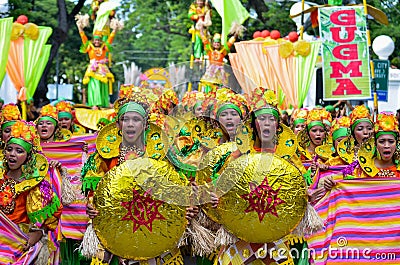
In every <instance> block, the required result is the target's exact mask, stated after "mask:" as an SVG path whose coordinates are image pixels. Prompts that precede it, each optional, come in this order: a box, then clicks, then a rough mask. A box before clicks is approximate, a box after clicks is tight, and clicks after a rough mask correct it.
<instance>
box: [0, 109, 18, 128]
mask: <svg viewBox="0 0 400 265" xmlns="http://www.w3.org/2000/svg"><path fill="white" fill-rule="evenodd" d="M18 120H21V112H20V111H19V108H18V106H17V105H15V104H13V103H10V104H6V105H4V106H3V108H2V110H1V129H2V130H4V129H5V128H6V127H8V126H11V125H13V124H14V123H15V121H18Z"/></svg>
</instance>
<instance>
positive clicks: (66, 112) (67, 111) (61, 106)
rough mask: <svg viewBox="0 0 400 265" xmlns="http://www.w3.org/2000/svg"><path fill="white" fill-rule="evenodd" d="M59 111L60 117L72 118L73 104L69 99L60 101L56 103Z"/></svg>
mask: <svg viewBox="0 0 400 265" xmlns="http://www.w3.org/2000/svg"><path fill="white" fill-rule="evenodd" d="M56 108H57V111H58V118H59V119H60V118H70V119H72V118H73V116H72V108H73V107H72V105H71V103H69V102H67V101H60V102H58V103H57V104H56Z"/></svg>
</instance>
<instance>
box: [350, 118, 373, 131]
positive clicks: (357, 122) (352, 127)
mask: <svg viewBox="0 0 400 265" xmlns="http://www.w3.org/2000/svg"><path fill="white" fill-rule="evenodd" d="M361 122H369V123H370V124H371V125H372V122H371V120H370V119H368V118H361V119H358V120H356V121H355V122H354V123H353V125H351V130H352V131H353V132H354V128H356V126H357V124H359V123H361Z"/></svg>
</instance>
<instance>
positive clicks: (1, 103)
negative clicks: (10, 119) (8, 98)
mask: <svg viewBox="0 0 400 265" xmlns="http://www.w3.org/2000/svg"><path fill="white" fill-rule="evenodd" d="M3 105H4V99H2V98H0V109H1V108H3Z"/></svg>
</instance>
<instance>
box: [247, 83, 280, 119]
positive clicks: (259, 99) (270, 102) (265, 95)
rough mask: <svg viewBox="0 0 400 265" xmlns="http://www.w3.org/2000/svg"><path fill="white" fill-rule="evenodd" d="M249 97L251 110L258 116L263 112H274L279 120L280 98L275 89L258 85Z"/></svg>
mask: <svg viewBox="0 0 400 265" xmlns="http://www.w3.org/2000/svg"><path fill="white" fill-rule="evenodd" d="M247 97H248V98H247V100H248V101H249V106H250V110H251V111H252V112H254V114H255V116H256V117H257V116H258V115H262V114H272V115H274V116H275V118H276V119H277V120H279V118H280V113H279V109H278V99H277V98H276V95H275V92H274V91H273V90H270V89H267V88H263V87H257V88H256V89H254V90H253V91H252V93H251V94H250V95H247Z"/></svg>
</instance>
